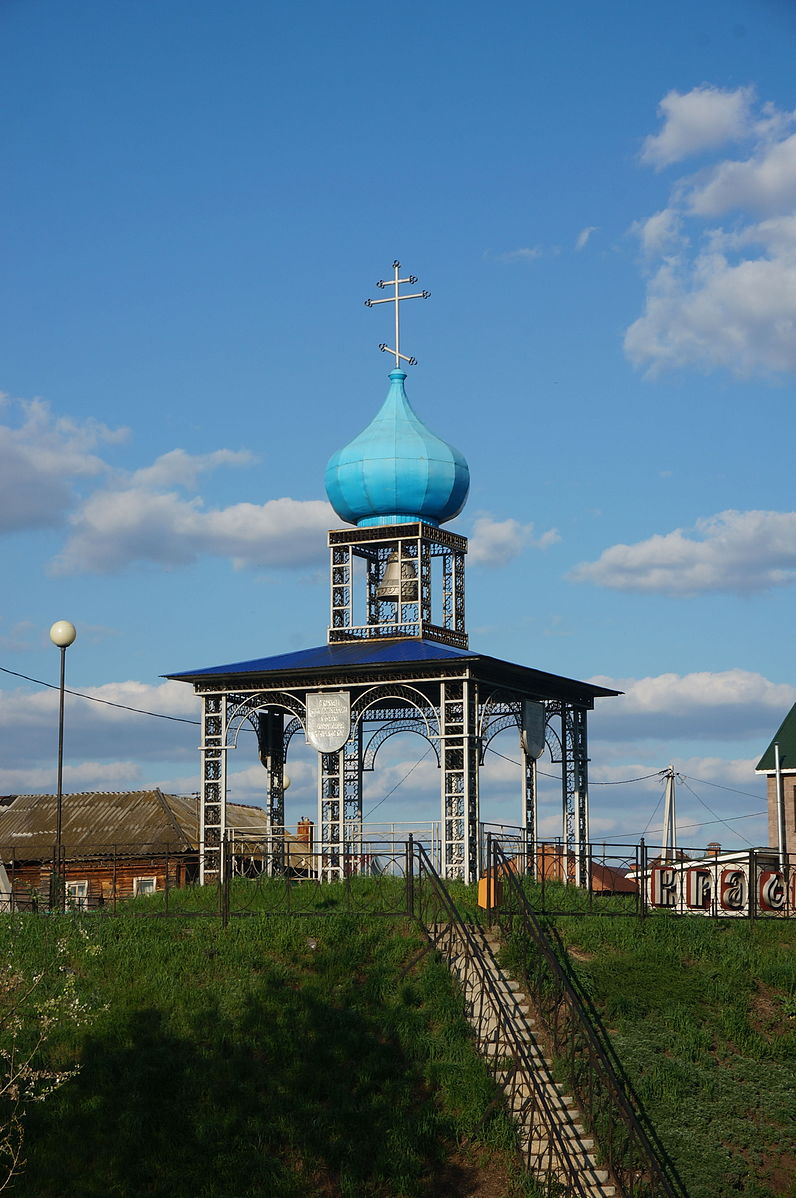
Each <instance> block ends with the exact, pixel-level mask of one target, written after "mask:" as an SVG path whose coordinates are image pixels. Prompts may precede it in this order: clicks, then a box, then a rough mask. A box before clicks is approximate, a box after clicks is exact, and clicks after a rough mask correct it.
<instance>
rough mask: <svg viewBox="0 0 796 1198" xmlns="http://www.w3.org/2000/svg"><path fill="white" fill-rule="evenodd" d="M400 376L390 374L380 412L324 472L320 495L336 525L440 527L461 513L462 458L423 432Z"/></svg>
mask: <svg viewBox="0 0 796 1198" xmlns="http://www.w3.org/2000/svg"><path fill="white" fill-rule="evenodd" d="M405 378H406V375H405V373H404V372H403V370H392V371H390V389H389V391H388V392H387V398H386V400H385V401H384V404H383V405H382V407H381V409H380V411H379V412H378V413H377V415H376V416H375V417H374V419H373V420H372V421H371V422H370V424H369V425H368V426H367V428H366V429H365V430H364V431H363V432H361V433H360V434H359V436H358V437H355V438H354V440H353V441H351V442H350V444H348V445H346V446H344V448H343V449H340V450H338V451H337V453H335V454H333V455H332V457H331V458H330V459H329V464H328V466H327V467H326V478H325V482H326V493H327V495H328V496H329V502H330V503H331V505H332V507H333V508H334V510H335V511H336V512H337V514H338V516H340V517H341V519H343V520H345V521H347V522H348V523H349V524H356V525H358V526H359V527H360V528H362V527H365V526H367V525H371V524H407V523H412V522H414V521H416V520H424V521H425V522H426V523H427V524H434V525H437V524H442V523H444V521H446V520H452V519H453V517H454V516H456V515H458V514H459V512H460V511H461V510H462V508H463V507H464V503H465V500H466V499H467V492H468V490H469V488H470V470H469V468H468V466H467V462H466V461H465V460H464V457H463V455H462V454H461V453H460V452H459V450H458V449H455V448H454V447H453V445H449V444H448V442H447V441H443V440H442V438H441V437H438V436H436V435H435V434H434V433H432V432H431V430H430V429H428V428H426V426H425V424H423V421H422V420H420V419H419V418H418V417H417V416H416V415H415V413H414V411H413V410H412V406H411V404H410V403H409V400H408V399H407V397H406V392H405V390H404V380H405Z"/></svg>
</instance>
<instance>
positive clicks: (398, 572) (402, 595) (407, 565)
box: [376, 549, 417, 603]
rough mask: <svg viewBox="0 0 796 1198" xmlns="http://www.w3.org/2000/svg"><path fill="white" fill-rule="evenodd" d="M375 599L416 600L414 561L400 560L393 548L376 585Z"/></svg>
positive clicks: (403, 601)
mask: <svg viewBox="0 0 796 1198" xmlns="http://www.w3.org/2000/svg"><path fill="white" fill-rule="evenodd" d="M376 598H377V599H391V600H392V601H393V602H394V603H398V602H401V603H416V602H417V567H416V566H415V564H414V562H411V561H410V562H407V561H404V562H402V561H401V560H400V558H399V557H398V550H397V549H393V551H392V553H391V554H390V556H389V557H388V558H387V565H386V567H385V570H384V574H383V575H382V579H381V582H380V583H379V585H378V586H377V587H376Z"/></svg>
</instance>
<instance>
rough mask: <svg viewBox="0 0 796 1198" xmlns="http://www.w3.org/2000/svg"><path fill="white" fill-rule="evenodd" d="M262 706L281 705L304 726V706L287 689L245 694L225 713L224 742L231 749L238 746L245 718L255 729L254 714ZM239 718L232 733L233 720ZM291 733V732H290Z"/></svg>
mask: <svg viewBox="0 0 796 1198" xmlns="http://www.w3.org/2000/svg"><path fill="white" fill-rule="evenodd" d="M263 707H283V708H284V709H285V710H286V711H289V712H290V713H291V714H292V715H293V717H294V718H295V719H297V720H298V721H299V724H300V726H301V727H302V728H303V727H304V720H305V718H306V714H307V712H306V707H305V705H304V704H303V703H302V702H301V700H300V699H299V698H297V697H296V696H295V695H291V694H290V693H289V692H287V691H271V692H270V693H269V692H268V691H261V692H260V694H258V695H247V696H246V698H245V699H242V700H241V701H240V702H239V703H238V704H237V705H236V706H235V707H234V708H233V709H232V710H231V711H230V712H229V713H228V715H227V737H226V741H225V743H226V744H227V745H228V746H229V747H230V748H233V749H237V747H238V736H239V735H240V730H241V728H242V727H243V724H244V722H245V721H246V720H248V721H249V723H250V724H251V725H252V727H253V728H254V730H255V732H256V731H257V725H256V724H255V722H254V718H253V717H254V716H255V715H256V714H257V712H258V711H259V710H260V709H261V708H263ZM235 720H239V721H240V722H239V724H238V726H237V728H236V729H235V730H234V735H233V721H235ZM291 735H292V734H291Z"/></svg>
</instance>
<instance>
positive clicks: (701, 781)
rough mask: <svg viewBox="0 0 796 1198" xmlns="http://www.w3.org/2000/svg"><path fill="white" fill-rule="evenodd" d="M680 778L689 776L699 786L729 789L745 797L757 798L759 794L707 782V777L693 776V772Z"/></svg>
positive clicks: (732, 792) (719, 783)
mask: <svg viewBox="0 0 796 1198" xmlns="http://www.w3.org/2000/svg"><path fill="white" fill-rule="evenodd" d="M680 777H681V778H683V779H685V778H688V777H690V778H691V781H692V782H698V783H699V784H700V786H715V787H717V788H718V789H719V790H729V791H730V793H731V794H734V795H745V796H746V798H747V799H759V798H760V795H759V794H758V795H753V794H752V792H751V791H750V790H737V789H736V788H735V787H734V786H722V784H721V782H708V780H707V778H695V777H694V776H693V774H691V775H689V774H681V775H680Z"/></svg>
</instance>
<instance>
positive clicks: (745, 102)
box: [641, 85, 753, 169]
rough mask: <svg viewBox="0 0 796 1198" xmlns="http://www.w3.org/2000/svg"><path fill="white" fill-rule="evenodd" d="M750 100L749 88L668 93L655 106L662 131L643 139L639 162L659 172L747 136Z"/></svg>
mask: <svg viewBox="0 0 796 1198" xmlns="http://www.w3.org/2000/svg"><path fill="white" fill-rule="evenodd" d="M752 100H753V92H752V89H751V88H749V87H740V88H738V89H737V90H736V91H723V90H722V89H721V88H718V87H710V86H708V85H703V86H702V87H695V88H693V89H692V90H691V91H690V92H678V91H670V92H668V93H667V94H666V95H665V96H664V97H663V99H662V100H661V102H660V104H659V105H658V112H659V113H660V115H661V116H662V117H663V122H664V123H663V128H662V129H661V131H660V133H657V134H655V135H653V136H650V137H648V138H646V140H645V142H644V145H643V147H642V151H641V160H642V162H646V163H649V164H650V165H652V166H655V167H657V168H659V169H660V168H661V167H664V166H669V165H671V164H672V163H674V162H679V161H680V160H681V159H683V158H686V157H689V156H690V155H691V154H698V153H701V152H702V151H704V150H710V149H715V148H716V147H718V146H721V145H725V144H726V143H727V142H728V141H736V140H738V139H740V138H742V137H745V136H747V135H748V134H749V132H750V129H751V112H750V109H751V104H752Z"/></svg>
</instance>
